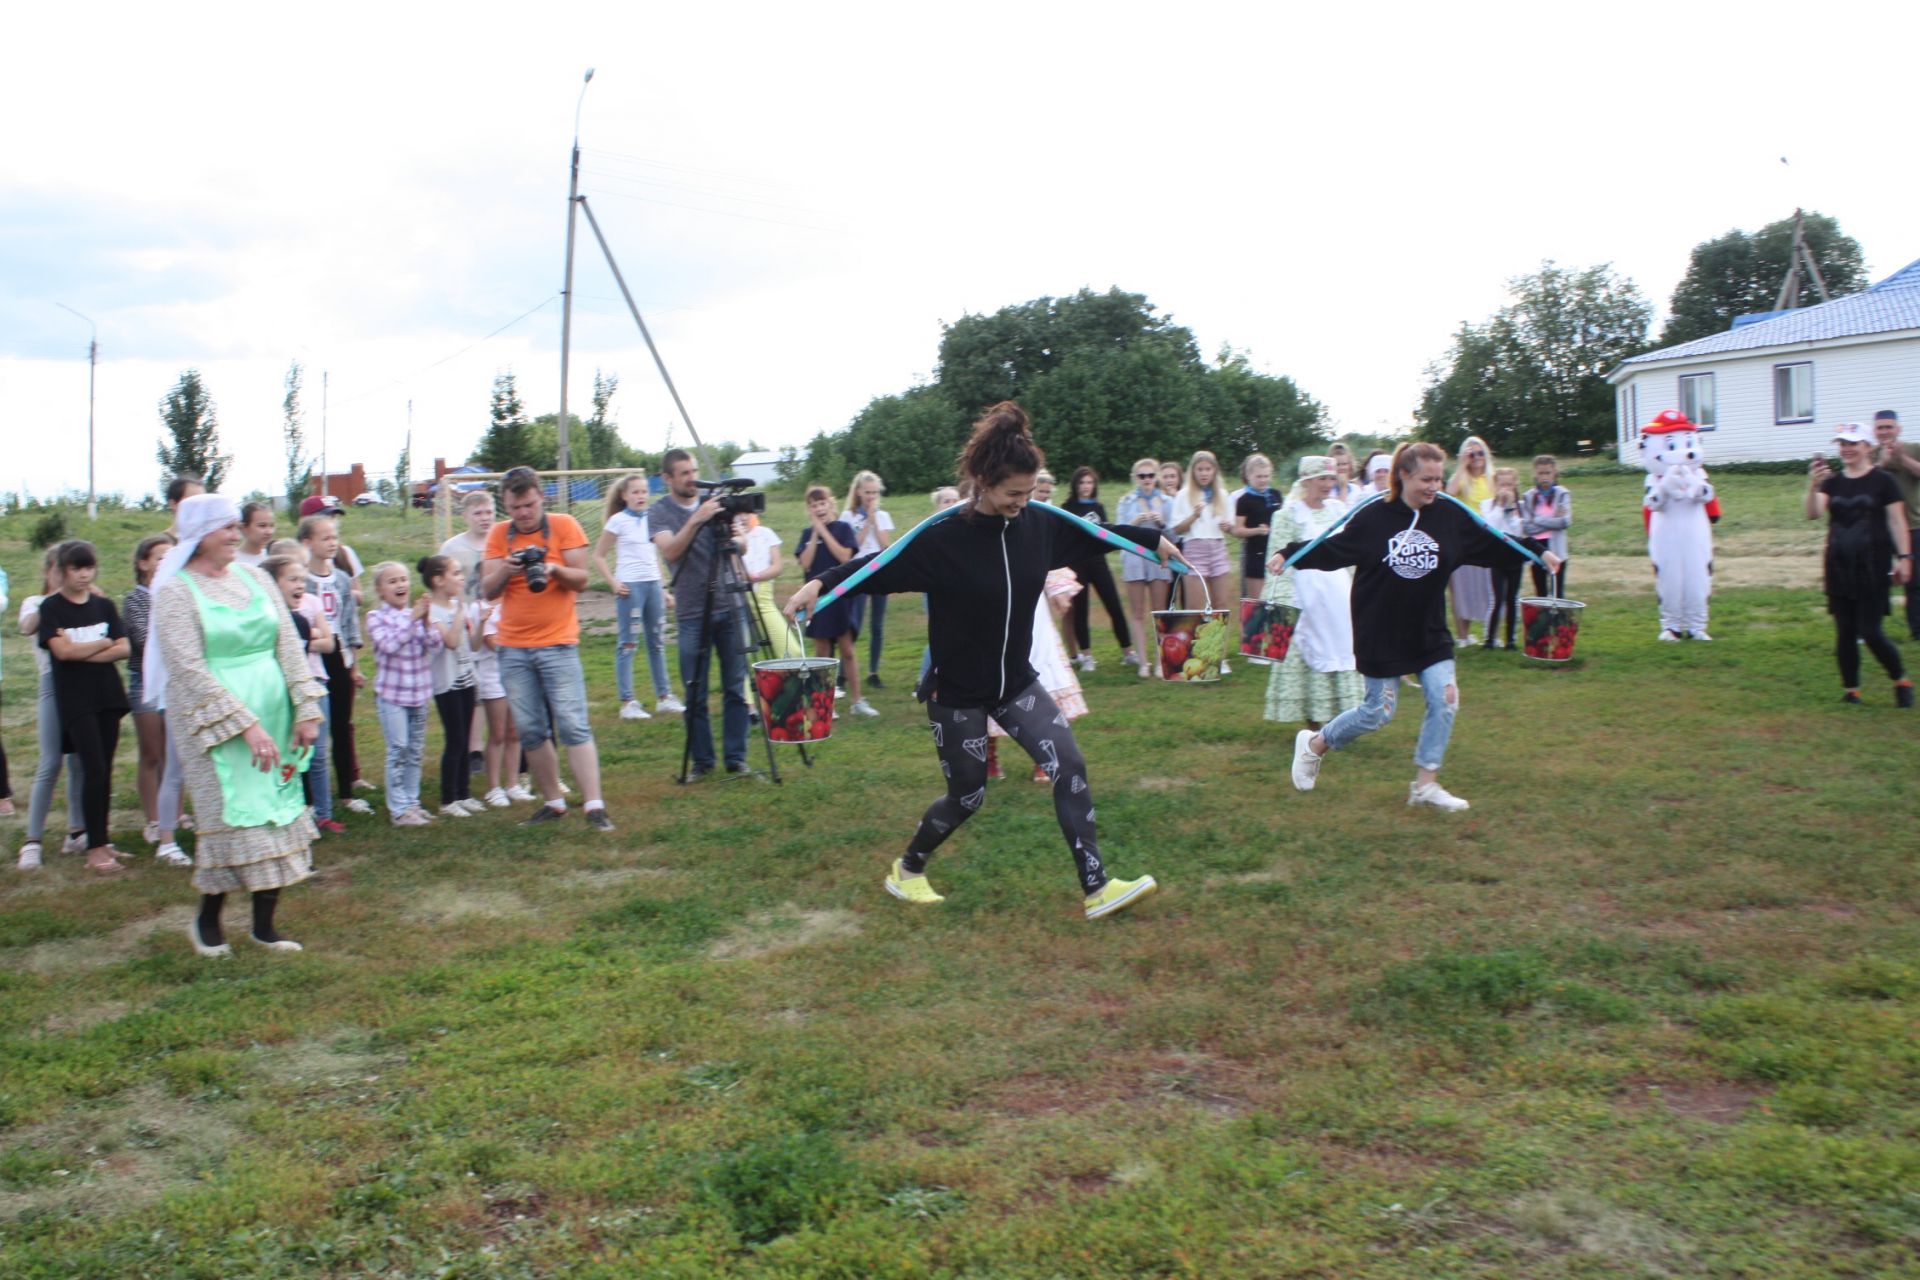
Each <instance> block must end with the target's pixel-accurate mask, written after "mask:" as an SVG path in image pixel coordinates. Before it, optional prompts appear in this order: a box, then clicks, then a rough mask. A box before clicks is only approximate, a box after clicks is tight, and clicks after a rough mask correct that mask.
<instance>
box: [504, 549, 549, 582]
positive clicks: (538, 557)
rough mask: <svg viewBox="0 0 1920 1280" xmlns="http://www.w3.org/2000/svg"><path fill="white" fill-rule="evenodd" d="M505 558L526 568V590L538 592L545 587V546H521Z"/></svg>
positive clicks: (546, 573) (546, 572)
mask: <svg viewBox="0 0 1920 1280" xmlns="http://www.w3.org/2000/svg"><path fill="white" fill-rule="evenodd" d="M507 559H508V560H509V561H511V562H512V563H514V564H517V565H519V566H520V567H521V568H522V569H525V570H526V573H527V590H529V591H534V592H539V591H545V590H546V589H547V575H548V571H547V549H546V548H545V547H522V548H520V549H519V550H518V551H516V552H514V553H513V554H512V555H510V556H508V557H507Z"/></svg>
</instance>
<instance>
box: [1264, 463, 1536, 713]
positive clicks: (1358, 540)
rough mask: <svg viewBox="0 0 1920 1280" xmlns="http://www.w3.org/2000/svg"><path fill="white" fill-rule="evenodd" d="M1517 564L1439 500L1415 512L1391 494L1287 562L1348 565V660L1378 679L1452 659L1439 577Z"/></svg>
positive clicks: (1510, 551)
mask: <svg viewBox="0 0 1920 1280" xmlns="http://www.w3.org/2000/svg"><path fill="white" fill-rule="evenodd" d="M1305 545H1307V540H1305V539H1303V540H1301V541H1299V542H1295V543H1292V544H1290V545H1289V546H1288V547H1287V548H1286V549H1285V550H1284V551H1283V552H1281V554H1282V555H1289V556H1290V555H1292V554H1293V553H1294V552H1296V551H1298V550H1299V549H1300V548H1301V547H1304V546H1305ZM1525 561H1526V556H1524V555H1522V554H1521V553H1520V552H1519V551H1516V550H1515V549H1514V548H1512V547H1510V546H1508V545H1507V544H1506V543H1505V542H1502V541H1501V540H1500V539H1499V538H1498V537H1497V536H1495V535H1494V533H1493V532H1492V531H1491V530H1489V529H1486V528H1484V527H1482V526H1481V524H1480V523H1479V522H1478V521H1476V520H1475V519H1474V518H1473V517H1472V516H1471V515H1469V514H1467V512H1466V511H1465V510H1463V509H1462V508H1460V507H1458V506H1456V505H1454V504H1453V503H1452V502H1449V501H1448V500H1447V499H1446V498H1444V497H1437V498H1435V499H1434V500H1433V501H1432V502H1431V503H1429V504H1428V505H1426V506H1424V507H1422V508H1421V509H1420V510H1419V511H1418V512H1415V511H1414V509H1413V508H1412V507H1409V506H1408V505H1407V504H1406V503H1405V502H1404V501H1401V500H1400V499H1398V498H1379V499H1376V500H1374V501H1372V502H1369V503H1368V504H1367V505H1366V506H1365V507H1363V508H1362V509H1361V510H1360V511H1358V512H1356V513H1355V514H1354V517H1353V519H1351V520H1349V521H1347V523H1346V524H1345V525H1343V526H1342V527H1341V528H1340V531H1339V532H1338V533H1335V534H1334V535H1333V536H1332V537H1331V538H1328V539H1327V540H1326V541H1325V542H1323V543H1321V544H1320V545H1319V546H1317V547H1315V548H1314V549H1313V550H1312V551H1310V552H1308V553H1307V554H1306V555H1304V556H1302V557H1301V558H1300V563H1299V564H1298V565H1297V566H1295V567H1296V568H1301V569H1346V568H1352V569H1354V570H1356V573H1355V576H1354V581H1353V658H1354V665H1355V666H1357V667H1359V669H1360V674H1361V675H1363V676H1373V677H1374V678H1376V679H1383V680H1384V679H1390V678H1392V677H1394V676H1404V675H1412V674H1413V673H1414V672H1416V671H1424V670H1426V669H1427V668H1428V667H1430V666H1432V665H1433V664H1434V663H1436V662H1443V661H1445V660H1446V659H1448V658H1451V657H1452V656H1453V632H1452V630H1451V629H1450V628H1449V627H1448V626H1447V579H1448V578H1451V577H1452V576H1453V571H1454V570H1455V569H1458V568H1460V567H1461V566H1462V565H1479V566H1482V567H1484V568H1489V569H1497V568H1504V567H1507V566H1511V565H1518V564H1521V563H1524V562H1525Z"/></svg>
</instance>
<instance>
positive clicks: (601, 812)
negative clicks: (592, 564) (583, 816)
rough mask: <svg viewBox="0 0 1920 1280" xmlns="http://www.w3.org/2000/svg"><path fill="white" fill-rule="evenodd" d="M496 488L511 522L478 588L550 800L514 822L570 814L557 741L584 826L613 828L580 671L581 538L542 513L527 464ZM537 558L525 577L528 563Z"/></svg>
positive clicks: (493, 543) (523, 742)
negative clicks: (581, 801)
mask: <svg viewBox="0 0 1920 1280" xmlns="http://www.w3.org/2000/svg"><path fill="white" fill-rule="evenodd" d="M501 488H502V489H503V490H504V492H505V496H506V503H507V517H508V518H507V520H506V521H505V522H504V523H501V524H496V525H494V526H493V528H492V529H491V530H490V531H489V532H488V534H487V546H486V550H485V551H483V552H481V562H480V590H481V593H482V594H484V595H485V596H486V598H487V599H489V600H500V602H501V604H500V621H499V624H498V626H499V631H498V634H497V635H495V636H494V644H495V645H496V646H497V647H498V649H499V651H500V683H501V684H502V685H504V686H505V687H506V690H507V704H508V705H509V706H511V707H512V708H513V720H514V723H515V724H516V725H517V726H518V727H519V731H520V747H521V749H522V750H523V751H525V752H526V754H527V766H528V768H530V769H531V770H532V771H533V777H534V781H535V783H536V784H537V785H538V786H539V788H540V794H541V795H542V796H544V797H545V798H546V804H544V805H542V806H541V808H540V810H539V811H538V812H537V813H535V814H534V815H533V816H532V817H531V818H528V819H527V820H526V821H525V822H523V823H521V824H520V825H521V826H534V825H537V824H539V823H543V822H558V821H560V819H562V818H564V817H566V816H567V801H566V797H565V796H564V795H563V794H562V792H561V790H560V758H559V756H558V755H556V754H555V752H554V747H553V740H554V738H555V737H558V738H559V740H560V743H561V745H562V746H564V747H566V749H567V764H568V766H569V767H570V768H571V769H572V770H573V776H574V778H575V779H576V780H577V781H578V782H579V783H580V790H581V791H582V792H584V793H585V794H586V798H587V800H586V810H587V825H588V826H590V827H592V828H594V829H595V830H596V831H611V830H613V819H612V818H610V817H609V816H608V815H607V806H606V803H605V801H603V800H602V799H601V797H600V751H599V748H598V747H596V746H595V745H594V741H593V726H592V724H591V723H590V722H589V721H588V719H587V676H586V672H585V670H584V669H582V667H581V666H580V619H579V618H578V616H576V614H575V613H574V602H575V600H576V599H577V598H578V597H579V595H580V592H581V591H582V590H584V589H585V588H586V585H587V581H588V577H587V534H586V531H585V530H584V529H582V528H581V527H580V522H579V521H578V520H575V519H574V518H573V517H572V516H569V515H548V514H547V497H546V494H545V493H544V492H543V491H542V489H541V487H540V477H539V476H538V475H536V474H535V473H534V471H533V469H532V468H531V467H515V468H514V469H513V470H511V471H509V472H507V475H506V479H505V480H504V481H503V482H502V484H501ZM536 560H537V567H535V568H534V570H533V573H534V578H533V579H531V580H530V579H529V576H528V568H529V561H536ZM539 580H544V581H543V583H542V588H541V589H540V590H535V589H534V587H533V586H532V585H530V583H531V582H532V581H539ZM502 597H504V599H503V598H502ZM549 711H551V714H549Z"/></svg>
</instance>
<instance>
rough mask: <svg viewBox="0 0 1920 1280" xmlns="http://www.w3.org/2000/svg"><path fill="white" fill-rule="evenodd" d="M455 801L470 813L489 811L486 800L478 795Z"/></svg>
mask: <svg viewBox="0 0 1920 1280" xmlns="http://www.w3.org/2000/svg"><path fill="white" fill-rule="evenodd" d="M454 803H455V804H457V805H459V806H460V807H461V808H463V809H465V810H466V811H467V812H468V813H485V812H486V811H487V804H486V801H484V800H481V799H479V798H478V797H476V796H468V797H467V798H466V799H465V800H456V801H454Z"/></svg>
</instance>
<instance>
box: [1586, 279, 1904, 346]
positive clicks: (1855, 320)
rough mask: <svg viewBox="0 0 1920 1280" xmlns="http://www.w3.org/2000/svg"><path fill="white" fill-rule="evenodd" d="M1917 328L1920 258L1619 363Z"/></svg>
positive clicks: (1854, 336)
mask: <svg viewBox="0 0 1920 1280" xmlns="http://www.w3.org/2000/svg"><path fill="white" fill-rule="evenodd" d="M1901 329H1920V261H1915V262H1910V263H1908V264H1907V265H1906V266H1904V267H1902V268H1901V269H1900V270H1898V271H1896V272H1894V273H1893V274H1892V275H1890V276H1888V277H1887V278H1886V279H1885V280H1882V281H1881V282H1880V283H1879V284H1876V285H1873V286H1872V287H1871V288H1867V289H1862V290H1861V291H1860V292H1859V293H1850V294H1848V295H1846V296H1845V297H1843V298H1835V299H1834V300H1833V301H1831V302H1823V303H1821V304H1819V305H1818V306H1814V307H1801V308H1800V309H1799V310H1797V311H1783V312H1781V313H1779V314H1778V315H1776V316H1774V317H1773V318H1772V319H1768V320H1760V321H1758V322H1756V323H1753V324H1743V325H1740V326H1739V327H1738V328H1735V329H1729V330H1727V331H1726V332H1725V333H1714V334H1709V335H1707V336H1706V337H1704V338H1695V339H1694V340H1693V341H1692V342H1682V343H1680V344H1678V345H1677V346H1671V347H1663V348H1661V349H1660V350H1658V351H1649V352H1647V353H1646V354H1645V355H1640V356H1635V357H1633V358H1632V359H1631V360H1625V361H1622V362H1621V366H1620V367H1621V368H1623V369H1624V368H1626V367H1628V366H1629V365H1636V364H1647V363H1650V362H1652V361H1656V360H1680V359H1690V358H1693V357H1696V356H1712V355H1720V354H1721V353H1723V352H1733V351H1752V350H1755V349H1758V348H1761V347H1782V346H1791V345H1793V344H1795V343H1801V342H1825V341H1828V340H1830V339H1834V338H1857V337H1862V336H1865V335H1867V334H1873V333H1893V332H1897V331H1899V330H1901Z"/></svg>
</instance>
